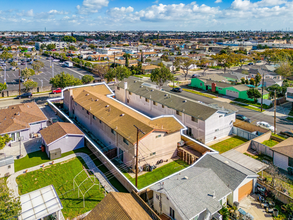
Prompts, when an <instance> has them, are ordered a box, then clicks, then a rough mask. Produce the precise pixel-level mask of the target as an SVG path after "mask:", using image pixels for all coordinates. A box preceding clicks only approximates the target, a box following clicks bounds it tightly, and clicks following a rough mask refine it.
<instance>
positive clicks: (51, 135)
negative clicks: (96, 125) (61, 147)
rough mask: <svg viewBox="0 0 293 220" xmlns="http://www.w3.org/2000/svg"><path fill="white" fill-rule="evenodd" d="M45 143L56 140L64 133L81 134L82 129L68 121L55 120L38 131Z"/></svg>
mask: <svg viewBox="0 0 293 220" xmlns="http://www.w3.org/2000/svg"><path fill="white" fill-rule="evenodd" d="M40 133H41V135H42V137H43V139H44V140H45V142H46V144H47V145H49V144H51V143H52V142H54V141H56V140H58V139H59V138H61V137H63V136H65V135H83V133H82V131H81V130H79V128H78V127H76V125H75V124H72V123H68V122H57V123H54V124H52V125H50V126H48V127H46V128H45V129H43V130H41V131H40Z"/></svg>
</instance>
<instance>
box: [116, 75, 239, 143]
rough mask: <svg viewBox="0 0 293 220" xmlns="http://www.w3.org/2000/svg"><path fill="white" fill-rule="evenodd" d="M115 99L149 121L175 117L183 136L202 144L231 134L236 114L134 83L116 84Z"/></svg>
mask: <svg viewBox="0 0 293 220" xmlns="http://www.w3.org/2000/svg"><path fill="white" fill-rule="evenodd" d="M115 95H116V98H117V99H118V100H119V101H121V102H123V103H125V104H127V105H129V106H131V107H133V108H134V109H136V110H138V111H141V112H143V113H144V114H146V115H149V116H151V117H157V116H160V115H174V116H175V117H176V118H177V119H178V120H180V121H181V122H182V123H183V124H184V125H185V126H186V127H187V130H186V131H185V132H186V134H187V135H188V136H191V137H194V138H196V139H197V140H199V141H201V142H202V143H208V142H210V141H212V140H215V139H218V138H221V137H225V136H228V135H229V134H231V131H232V127H233V122H234V121H235V112H236V111H237V109H236V108H235V107H234V106H231V105H226V106H218V105H206V104H202V103H199V102H197V101H194V100H191V99H187V98H185V97H180V96H177V95H173V94H171V93H168V92H165V91H161V90H159V89H157V88H156V86H155V85H152V84H149V83H144V82H142V81H138V80H133V79H124V81H122V82H120V83H119V84H117V85H116V86H115Z"/></svg>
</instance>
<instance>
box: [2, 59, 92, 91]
mask: <svg viewBox="0 0 293 220" xmlns="http://www.w3.org/2000/svg"><path fill="white" fill-rule="evenodd" d="M39 60H41V61H42V62H43V63H44V64H45V67H44V68H42V69H41V71H42V73H40V74H39V75H35V76H32V77H31V79H33V80H34V81H36V82H38V85H39V87H41V86H42V85H43V86H48V85H49V84H50V83H49V82H50V78H51V77H52V76H53V73H54V75H56V74H58V73H61V72H65V73H69V74H71V75H73V76H74V77H77V78H81V77H82V76H83V75H86V74H91V73H90V72H88V71H86V70H83V69H80V68H78V67H73V68H67V67H62V66H61V65H60V62H52V63H54V65H52V68H53V66H54V72H53V71H52V68H50V61H49V60H46V57H41V59H39ZM6 65H7V66H6V82H7V87H8V88H7V90H18V87H19V83H18V79H19V70H16V71H12V70H8V69H9V68H10V67H11V65H10V64H9V63H6ZM18 67H20V69H21V70H22V69H24V68H26V65H19V66H18ZM27 68H32V65H30V64H29V63H27ZM0 82H1V83H4V71H0ZM21 88H23V86H22V85H21Z"/></svg>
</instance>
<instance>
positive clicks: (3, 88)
mask: <svg viewBox="0 0 293 220" xmlns="http://www.w3.org/2000/svg"><path fill="white" fill-rule="evenodd" d="M5 89H7V84H6V83H0V92H1V91H3V90H5Z"/></svg>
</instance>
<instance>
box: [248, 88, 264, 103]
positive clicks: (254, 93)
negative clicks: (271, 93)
mask: <svg viewBox="0 0 293 220" xmlns="http://www.w3.org/2000/svg"><path fill="white" fill-rule="evenodd" d="M247 96H248V98H250V99H254V102H256V101H257V99H258V98H260V97H261V94H260V92H259V91H258V90H257V89H255V88H250V89H249V90H247Z"/></svg>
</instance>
